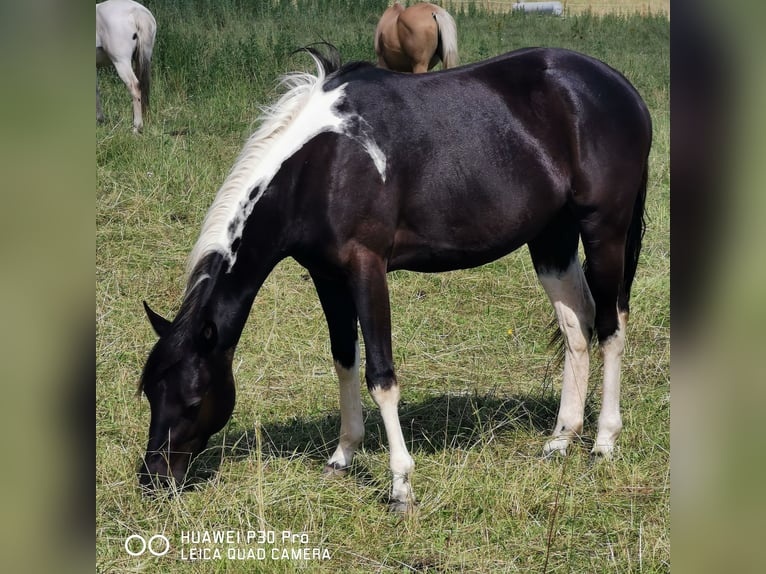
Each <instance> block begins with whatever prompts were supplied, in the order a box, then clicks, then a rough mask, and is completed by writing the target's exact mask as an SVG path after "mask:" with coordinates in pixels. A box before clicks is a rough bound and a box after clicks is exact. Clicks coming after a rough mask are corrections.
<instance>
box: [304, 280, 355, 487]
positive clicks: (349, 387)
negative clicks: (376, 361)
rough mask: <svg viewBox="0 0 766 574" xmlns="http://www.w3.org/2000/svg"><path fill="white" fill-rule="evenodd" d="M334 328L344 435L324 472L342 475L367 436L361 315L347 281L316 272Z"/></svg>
mask: <svg viewBox="0 0 766 574" xmlns="http://www.w3.org/2000/svg"><path fill="white" fill-rule="evenodd" d="M312 278H313V279H314V285H315V287H316V290H317V294H318V295H319V301H320V302H321V303H322V309H323V310H324V314H325V318H326V319H327V326H328V328H329V331H330V346H331V349H332V356H333V360H334V362H335V372H336V373H337V374H338V382H339V384H340V438H339V441H338V447H337V448H336V449H335V452H334V453H333V455H332V456H331V457H330V460H328V461H327V464H326V465H325V468H324V473H325V474H328V475H342V474H344V473H345V472H346V470H347V469H348V467H349V466H351V461H352V460H353V458H354V453H355V452H356V449H357V448H358V447H359V444H360V443H361V442H362V440H363V439H364V421H363V420H362V396H361V390H360V388H361V381H360V379H359V339H358V329H357V315H356V309H355V307H354V303H353V299H352V297H351V293H350V292H349V291H348V288H347V287H346V286H345V284H344V283H341V282H334V281H328V280H327V279H324V278H321V277H316V276H314V275H312Z"/></svg>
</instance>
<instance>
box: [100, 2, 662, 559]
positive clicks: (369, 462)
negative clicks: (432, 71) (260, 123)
mask: <svg viewBox="0 0 766 574" xmlns="http://www.w3.org/2000/svg"><path fill="white" fill-rule="evenodd" d="M386 4H387V2H382V1H375V2H373V1H354V0H326V1H319V0H305V1H302V0H298V2H289V1H283V2H279V1H263V2H245V1H237V0H221V1H218V2H202V1H182V0H178V1H177V2H170V1H163V2H159V1H158V2H147V5H148V6H149V7H150V9H151V10H152V12H153V13H154V14H155V16H156V18H157V21H158V24H159V33H158V42H157V46H156V53H155V58H154V84H153V91H152V109H151V112H150V114H149V116H148V118H147V122H146V127H145V131H144V133H143V134H142V135H140V136H134V135H133V134H132V133H131V129H130V126H131V117H130V105H129V100H128V96H127V92H126V90H125V88H124V86H123V85H122V84H121V83H120V82H119V80H118V78H117V77H116V74H114V73H113V72H111V71H107V72H102V73H101V93H102V102H103V106H104V112H105V114H106V117H107V121H106V123H105V124H104V125H102V126H98V127H97V130H96V140H97V141H96V169H97V191H96V204H97V259H96V314H97V329H98V334H97V347H96V351H97V365H96V368H97V382H98V384H97V407H96V473H97V475H96V501H97V517H96V535H97V542H96V557H97V571H98V572H118V573H124V572H170V573H173V572H195V573H202V572H293V571H297V570H301V571H308V572H318V571H331V572H413V571H417V572H573V573H575V572H576V573H581V572H667V571H669V569H670V540H669V532H670V526H669V524H670V512H669V509H670V478H669V466H670V465H669V459H670V452H669V450H670V438H669V419H670V415H669V413H670V405H669V400H670V385H669V364H670V345H669V334H670V325H669V316H670V312H669V291H670V286H669V266H670V261H669V228H670V221H669V219H670V216H669V194H670V181H669V104H668V100H669V96H668V89H669V45H668V44H669V25H668V20H667V17H666V16H664V15H654V16H639V15H633V16H630V17H625V16H622V17H617V16H604V17H597V16H595V15H592V14H587V13H586V14H569V15H568V16H567V17H566V18H552V17H549V16H539V15H526V16H525V15H522V14H513V13H512V14H509V13H499V12H496V13H495V12H488V11H485V10H483V9H480V8H476V7H473V8H470V9H469V10H467V11H465V12H455V13H454V16H455V19H456V22H457V26H458V32H459V42H460V56H461V61H462V62H472V61H476V60H480V59H482V58H485V57H488V56H492V55H495V54H499V53H502V52H504V51H507V50H510V49H514V48H518V47H522V46H530V45H547V46H562V47H567V48H572V49H576V50H580V51H583V52H586V53H589V54H591V55H594V56H596V57H599V58H601V59H603V60H605V61H606V62H608V63H609V64H611V65H612V66H613V67H615V68H617V69H619V70H621V71H622V72H623V73H624V74H625V75H626V76H627V77H628V78H629V79H630V80H631V81H632V82H633V83H634V84H635V85H636V87H637V88H638V90H639V91H640V92H641V94H642V95H643V97H644V99H645V100H646V102H647V104H648V106H649V108H650V110H651V112H652V117H653V121H654V133H655V136H654V137H655V139H654V146H653V150H652V153H651V158H650V161H651V164H650V166H651V172H650V181H649V190H648V204H647V211H648V218H649V227H648V231H647V234H646V238H645V244H644V251H643V253H642V259H641V262H640V265H639V269H638V273H637V278H636V282H635V286H634V293H633V301H632V306H631V307H632V314H631V323H630V325H629V328H628V343H627V349H626V354H625V361H624V363H625V364H624V375H623V385H622V388H623V400H622V405H623V421H624V430H623V433H622V435H621V437H620V441H619V450H618V453H617V456H616V458H615V460H614V461H612V462H609V463H599V464H592V463H591V461H590V460H589V457H588V437H592V436H593V434H594V431H595V418H596V416H597V413H598V407H599V404H600V392H599V384H598V381H599V378H600V376H599V373H600V361H599V360H594V361H593V365H592V373H593V375H594V376H593V380H592V384H591V392H590V396H589V401H588V409H587V412H586V415H587V420H586V435H587V436H586V437H585V438H584V439H583V441H582V444H580V445H579V446H578V448H574V449H572V452H571V455H570V456H569V457H567V458H559V459H554V460H543V459H542V458H541V457H540V453H541V451H542V446H543V444H544V442H545V439H546V435H547V434H548V433H549V432H550V429H551V427H552V425H553V424H554V422H555V416H556V409H557V405H558V388H559V377H560V373H559V366H558V365H557V364H556V361H555V359H554V356H553V355H554V354H553V353H552V352H551V351H550V349H549V348H548V341H549V339H550V331H549V329H548V325H549V323H550V321H551V319H552V316H553V312H552V309H551V307H550V305H549V303H548V302H547V298H546V297H545V294H544V292H543V290H542V288H541V287H540V286H539V284H538V282H537V280H536V278H535V275H534V272H533V269H532V266H531V263H530V260H529V256H528V254H527V252H526V250H520V251H519V252H517V253H514V254H512V255H510V256H508V257H505V258H503V259H501V260H499V261H497V262H495V263H493V264H490V265H487V266H485V267H483V268H479V269H472V270H466V271H460V272H453V273H449V274H439V275H418V274H413V273H404V272H397V273H394V274H393V275H392V276H391V277H390V287H391V301H392V315H393V317H392V320H393V328H394V334H393V343H394V354H395V360H396V364H397V368H398V375H399V380H400V382H401V383H402V403H401V407H400V413H401V420H402V426H403V429H404V433H405V438H406V440H407V442H408V446H409V448H410V451H411V453H412V455H413V457H414V459H415V463H416V468H415V473H414V475H413V486H414V489H415V492H416V494H417V496H418V498H419V503H420V506H419V510H418V512H417V513H415V514H414V515H412V516H408V517H404V518H403V517H400V516H394V515H391V514H389V513H388V512H387V509H386V505H385V504H384V502H383V501H384V500H385V496H386V494H387V489H388V487H389V485H390V476H389V472H388V454H387V446H386V444H385V439H384V435H383V432H382V425H381V420H380V417H379V414H378V412H377V409H376V408H375V407H374V405H373V403H372V401H371V400H370V399H369V397H368V396H366V393H365V394H364V405H365V420H366V427H367V436H366V439H365V442H364V445H363V448H362V449H361V451H360V452H359V454H358V456H357V459H356V461H355V463H354V466H353V468H352V471H351V473H350V474H349V476H347V477H345V478H343V479H339V480H334V481H325V480H323V479H322V478H321V476H320V470H321V468H322V465H323V463H324V461H325V460H326V458H327V457H328V456H329V454H330V453H331V452H332V451H333V449H334V447H335V444H336V441H337V433H338V427H339V417H338V394H337V382H336V379H335V374H334V371H333V368H332V361H331V357H330V350H329V341H328V338H327V335H326V327H325V323H324V318H323V316H322V313H321V310H320V306H319V302H318V299H317V298H316V295H315V294H314V292H313V288H312V286H311V283H310V281H306V280H305V276H304V271H303V270H302V268H300V267H299V266H298V265H297V264H296V263H294V262H293V261H285V262H283V263H282V264H280V265H279V266H278V267H277V269H276V270H275V272H274V273H273V274H272V275H271V277H270V278H269V280H268V281H267V283H266V284H265V285H264V287H263V288H262V290H261V292H260V294H259V296H258V298H257V299H256V302H255V304H254V306H253V310H252V313H251V318H250V321H249V323H248V325H247V326H246V328H245V331H244V333H243V336H242V339H241V341H240V344H239V347H238V351H237V354H236V356H235V362H234V366H235V376H236V378H237V381H238V399H237V407H236V409H235V412H234V415H233V417H232V419H231V421H230V422H229V424H228V425H227V426H226V427H225V428H224V430H223V431H222V432H221V433H219V434H218V435H216V436H214V437H213V439H212V440H211V443H210V445H209V449H208V451H206V453H204V454H203V456H202V457H201V458H200V461H199V462H198V463H197V465H196V469H197V474H198V476H199V477H200V478H199V480H198V482H199V483H198V484H197V486H196V488H194V489H193V490H191V491H189V492H186V493H184V494H183V495H180V496H174V497H169V498H167V499H159V500H158V499H151V498H147V497H143V496H141V494H140V492H139V490H138V487H137V481H136V476H135V470H136V466H137V462H138V459H139V457H140V455H141V454H142V453H143V449H144V447H145V445H146V438H147V432H148V423H149V407H148V404H147V402H146V400H145V399H144V398H137V397H136V395H135V391H136V385H137V382H138V377H139V375H140V372H141V369H142V367H143V362H144V360H145V358H146V356H147V353H148V351H149V349H150V347H151V345H152V344H153V342H154V339H155V338H154V334H153V332H152V331H151V328H150V326H149V324H148V322H147V321H146V319H145V317H144V315H143V310H142V307H141V300H142V299H146V300H148V301H149V302H150V303H151V304H152V305H153V307H154V308H155V309H156V310H157V311H158V312H160V313H162V314H164V315H170V316H172V315H173V314H174V313H175V311H176V310H177V309H178V306H179V304H180V302H181V297H182V292H183V287H184V266H185V260H186V256H187V255H188V253H189V251H190V249H191V247H192V245H193V243H194V240H195V239H196V237H197V233H198V231H199V228H200V224H201V221H202V218H203V217H204V214H205V212H206V210H207V208H208V206H209V204H210V203H211V201H212V199H213V197H214V195H215V192H216V191H217V189H218V187H219V186H220V184H221V182H222V181H223V179H224V177H225V175H226V173H227V171H228V169H229V167H230V166H231V164H232V163H233V161H234V159H235V157H236V155H237V152H238V150H239V148H240V147H241V145H242V143H243V141H244V139H245V138H246V137H247V135H249V133H251V132H252V131H253V129H254V127H255V126H256V125H257V121H256V120H257V117H258V113H259V111H258V110H259V106H262V105H264V104H268V103H271V102H273V101H274V100H275V99H276V97H277V95H278V91H277V88H276V81H277V78H278V77H279V76H280V75H281V74H283V73H285V72H287V71H291V70H294V69H296V68H303V69H311V66H312V64H311V62H310V61H309V60H308V58H306V57H303V56H296V55H291V51H292V50H293V49H294V48H296V47H298V46H301V45H304V44H306V43H309V42H313V41H317V40H320V39H324V40H327V41H331V42H332V43H334V44H335V45H337V46H338V47H339V49H340V51H341V54H342V55H343V57H344V60H353V59H365V60H372V59H373V51H372V32H373V30H374V27H375V24H376V22H377V18H378V17H379V15H380V13H382V11H383V9H384V7H385V5H386ZM338 14H342V15H343V18H342V19H340V18H339V17H338V16H337V15H338ZM213 530H234V531H240V532H244V531H248V530H256V531H257V530H263V531H266V532H270V531H271V532H274V533H275V534H276V537H277V540H275V542H274V543H273V544H272V543H267V544H265V545H264V546H262V548H264V549H265V550H266V553H267V554H266V557H265V559H264V560H250V561H233V560H227V559H226V557H225V553H226V548H227V546H226V545H216V544H208V545H207V546H208V547H216V546H217V547H219V548H223V549H224V550H223V553H224V557H223V558H221V559H213V560H201V561H189V560H186V558H189V549H190V546H193V545H192V544H184V543H183V541H182V539H181V536H182V533H183V532H184V531H213ZM283 531H291V532H293V533H301V534H304V535H305V537H306V538H308V544H303V546H308V547H311V548H319V549H322V550H325V549H326V550H327V551H328V552H329V554H330V556H331V558H329V559H327V560H323V561H319V560H294V559H284V560H282V559H280V560H275V559H272V555H271V552H272V548H277V549H280V548H282V547H284V546H286V547H287V548H290V547H291V545H290V544H282V543H281V540H280V535H281V533H282V532H283ZM133 534H138V535H141V536H144V537H146V538H149V537H151V536H152V535H155V534H164V535H165V536H167V537H168V539H169V541H170V545H171V549H170V551H169V552H168V553H167V554H166V555H164V556H162V557H155V556H152V555H150V554H149V553H145V554H144V555H143V556H140V557H132V556H130V555H129V554H128V553H127V552H126V551H125V548H124V543H125V540H126V538H127V537H128V536H130V535H133ZM202 546H204V545H202ZM234 546H239V547H250V548H256V547H257V546H256V545H254V544H251V545H249V546H248V545H246V544H245V543H244V542H243V543H241V544H238V545H237V544H235V545H234ZM298 546H301V545H300V544H296V545H295V547H298ZM280 556H281V555H280Z"/></svg>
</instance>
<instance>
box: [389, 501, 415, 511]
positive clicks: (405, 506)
mask: <svg viewBox="0 0 766 574" xmlns="http://www.w3.org/2000/svg"><path fill="white" fill-rule="evenodd" d="M414 510H415V504H414V503H412V502H411V501H408V500H395V499H391V500H390V501H389V503H388V511H389V512H393V513H395V514H408V513H410V512H412V511H414Z"/></svg>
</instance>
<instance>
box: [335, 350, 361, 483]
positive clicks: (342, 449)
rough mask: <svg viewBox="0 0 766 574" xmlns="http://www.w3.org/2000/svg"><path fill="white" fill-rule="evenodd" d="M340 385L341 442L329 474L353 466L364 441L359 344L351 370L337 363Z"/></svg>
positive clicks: (336, 370) (336, 369)
mask: <svg viewBox="0 0 766 574" xmlns="http://www.w3.org/2000/svg"><path fill="white" fill-rule="evenodd" d="M335 372H337V373H338V382H339V383H340V441H339V442H338V448H336V449H335V453H334V454H333V455H332V456H331V457H330V460H329V461H327V466H328V469H327V470H328V472H332V470H336V471H342V470H343V469H346V468H348V467H349V466H351V461H352V460H353V458H354V453H355V452H356V449H357V447H358V446H359V444H360V443H361V442H362V440H363V439H364V421H363V420H362V395H361V391H360V388H361V384H362V383H361V381H360V379H359V343H357V345H356V358H355V359H354V365H353V366H352V367H351V368H350V369H346V368H344V367H343V366H342V365H341V364H340V363H338V362H336V363H335Z"/></svg>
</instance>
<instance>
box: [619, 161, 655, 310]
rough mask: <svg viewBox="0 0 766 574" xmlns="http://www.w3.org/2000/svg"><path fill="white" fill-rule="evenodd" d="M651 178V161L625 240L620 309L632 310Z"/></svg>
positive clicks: (642, 180)
mask: <svg viewBox="0 0 766 574" xmlns="http://www.w3.org/2000/svg"><path fill="white" fill-rule="evenodd" d="M648 179H649V162H648V161H647V162H646V164H645V165H644V173H643V175H642V176H641V187H640V188H639V190H638V195H637V196H636V202H635V204H634V205H633V216H632V219H631V222H630V227H629V228H628V236H627V238H626V240H625V270H624V272H623V279H622V289H620V294H619V297H618V299H617V308H618V309H619V310H620V311H624V312H626V313H627V312H628V311H630V289H631V287H632V286H633V279H634V277H635V276H636V268H637V267H638V257H639V255H640V254H641V243H642V241H643V239H644V233H645V232H646V186H647V182H648Z"/></svg>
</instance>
